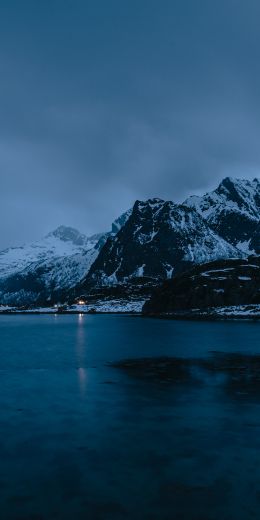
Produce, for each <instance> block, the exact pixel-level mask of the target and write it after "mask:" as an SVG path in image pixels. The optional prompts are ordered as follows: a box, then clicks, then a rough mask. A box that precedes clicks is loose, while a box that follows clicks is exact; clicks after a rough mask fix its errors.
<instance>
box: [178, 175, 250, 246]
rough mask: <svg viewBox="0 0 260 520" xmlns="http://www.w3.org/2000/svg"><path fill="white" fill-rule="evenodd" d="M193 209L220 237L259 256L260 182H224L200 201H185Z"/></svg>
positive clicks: (199, 199) (194, 197)
mask: <svg viewBox="0 0 260 520" xmlns="http://www.w3.org/2000/svg"><path fill="white" fill-rule="evenodd" d="M184 204H185V205H187V206H189V207H190V208H194V209H195V210H196V211H197V212H198V213H199V214H200V215H201V216H202V217H203V219H204V220H205V221H206V222H207V224H208V225H209V226H210V227H211V228H212V229H213V230H214V231H215V232H216V233H217V234H218V235H220V236H221V237H223V238H224V239H225V240H227V241H228V242H229V243H231V244H232V245H234V246H236V247H238V248H239V249H240V250H242V251H244V252H246V253H248V254H251V253H256V254H259V253H260V232H259V224H260V182H259V180H258V179H254V180H253V181H249V180H244V179H231V178H230V177H227V178H226V179H224V180H223V181H222V182H221V183H220V185H219V186H218V188H217V189H216V190H214V191H213V192H211V193H207V194H206V195H203V196H202V197H197V196H193V197H189V198H188V199H187V200H186V201H185V202H184Z"/></svg>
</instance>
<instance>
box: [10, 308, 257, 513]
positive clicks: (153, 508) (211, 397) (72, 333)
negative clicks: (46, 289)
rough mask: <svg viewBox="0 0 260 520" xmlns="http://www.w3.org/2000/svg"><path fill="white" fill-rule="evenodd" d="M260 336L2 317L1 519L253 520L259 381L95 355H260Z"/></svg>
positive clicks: (193, 326)
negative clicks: (172, 376)
mask: <svg viewBox="0 0 260 520" xmlns="http://www.w3.org/2000/svg"><path fill="white" fill-rule="evenodd" d="M259 340H260V324H257V323H248V322H245V323H241V322H240V323H238V322H235V323H224V322H222V323H207V322H203V323H199V322H175V321H163V320H152V319H139V318H134V317H123V316H91V315H88V316H86V315H85V316H57V317H55V316H6V317H4V316H1V317H0V378H1V386H0V410H1V412H0V414H1V415H0V518H1V520H6V519H10V520H13V519H17V520H18V519H19V520H22V519H23V520H43V519H45V520H46V519H48V520H52V519H57V520H58V519H66V520H67V519H68V520H77V519H79V520H82V519H86V520H93V519H97V520H98V519H100V520H103V519H104V520H110V519H111V520H117V519H130V520H139V519H144V520H148V519H149V520H166V519H167V520H186V519H187V520H195V519H196V520H225V519H226V520H247V519H252V518H257V519H258V518H259V516H260V391H259V388H258V387H257V386H256V388H255V389H254V387H252V385H251V386H250V385H247V384H246V385H245V381H243V384H241V385H240V380H239V379H236V381H235V384H233V383H232V381H233V379H232V378H231V380H230V378H229V375H226V374H223V372H220V373H219V372H218V371H215V372H214V373H211V372H210V370H209V371H208V373H206V372H205V373H204V374H203V375H201V378H200V380H198V381H194V380H189V378H184V379H183V381H182V380H179V381H178V382H177V383H176V384H174V383H171V384H167V383H162V382H160V381H158V380H154V381H153V380H152V379H150V380H149V379H148V380H147V379H145V378H144V379H142V377H134V376H131V375H130V374H128V373H126V372H125V371H124V370H120V369H116V368H112V367H108V366H105V363H106V362H109V361H116V360H119V359H123V358H127V357H146V356H161V355H167V356H183V357H185V358H186V357H189V358H194V357H197V358H204V359H205V358H207V357H209V356H210V352H211V351H221V352H236V353H237V352H240V353H247V354H259V353H260V341H259ZM240 386H241V388H240Z"/></svg>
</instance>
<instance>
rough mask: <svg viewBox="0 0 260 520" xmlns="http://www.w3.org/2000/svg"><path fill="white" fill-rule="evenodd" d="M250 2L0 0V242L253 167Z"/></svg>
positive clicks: (258, 74)
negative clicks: (0, 227)
mask: <svg viewBox="0 0 260 520" xmlns="http://www.w3.org/2000/svg"><path fill="white" fill-rule="evenodd" d="M259 19H260V2H259V1H258V0H249V1H248V2H246V1H245V0H218V2H216V1H215V0H200V1H198V2H196V1H194V0H171V1H168V0H160V1H159V0H149V1H148V0H147V1H146V0H138V1H136V0H131V1H130V0H129V1H128V0H109V1H108V0H92V1H89V0H73V1H69V0H38V1H35V0H33V1H30V0H23V1H21V0H16V1H15V0H6V1H3V0H0V78H1V81H0V171H1V190H0V219H1V223H2V232H1V238H0V247H1V248H3V247H6V246H9V245H13V244H19V243H21V242H24V241H27V240H32V239H35V238H38V237H40V236H42V235H43V234H45V233H47V232H48V231H49V230H51V229H53V228H55V227H56V226H58V225H59V224H66V225H72V226H75V227H77V228H79V229H80V230H81V231H82V232H86V233H92V232H96V231H101V230H105V229H107V228H108V227H109V225H110V222H111V221H112V220H113V219H114V218H115V217H116V216H117V215H118V214H120V213H121V212H122V211H124V210H125V209H127V208H128V207H129V206H131V204H132V203H133V201H134V200H135V199H136V198H148V197H150V196H160V197H162V198H167V199H172V200H176V201H181V200H183V199H184V198H185V197H186V196H187V195H189V194H191V193H201V192H204V191H206V190H207V189H211V188H212V187H214V186H215V185H216V184H217V183H218V182H219V180H220V179H221V178H222V177H224V176H226V175H232V176H238V177H239V176H240V177H241V176H242V177H248V178H251V177H254V176H258V175H259V168H260V146H259V134H260V118H259V116H260V105H259V97H260V94H259V92H260V70H259V64H260V32H259Z"/></svg>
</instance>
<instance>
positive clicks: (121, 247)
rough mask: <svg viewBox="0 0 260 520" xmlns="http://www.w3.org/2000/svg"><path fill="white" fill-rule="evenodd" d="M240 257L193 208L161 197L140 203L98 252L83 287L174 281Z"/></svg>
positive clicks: (136, 204) (138, 202)
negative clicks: (178, 275)
mask: <svg viewBox="0 0 260 520" xmlns="http://www.w3.org/2000/svg"><path fill="white" fill-rule="evenodd" d="M239 256H240V253H239V252H238V250H237V249H235V248H234V247H233V246H232V245H230V244H228V243H227V242H226V241H225V240H223V239H222V238H220V237H219V236H217V235H216V233H214V231H212V229H210V228H209V226H207V224H206V223H205V222H204V220H203V218H202V217H201V216H200V215H199V214H198V213H197V212H196V211H195V210H193V209H190V208H188V207H186V206H181V205H177V204H174V203H173V202H170V201H167V202H166V201H163V200H161V199H150V200H148V201H145V202H142V201H137V202H136V203H135V205H134V207H133V211H132V214H131V215H130V217H129V218H128V220H127V222H126V224H125V225H124V226H123V227H122V228H121V230H120V231H119V232H118V233H117V235H116V236H115V237H110V238H109V239H108V240H107V242H106V244H105V245H104V247H103V248H102V250H101V251H100V254H99V255H98V257H97V259H96V260H95V262H94V263H93V264H92V266H91V268H90V271H89V273H88V275H87V277H86V280H85V283H96V284H100V285H102V284H111V283H112V284H113V283H118V282H125V281H130V280H131V279H134V278H136V277H137V278H153V279H155V280H156V279H164V278H171V277H172V276H173V275H175V274H176V273H177V272H180V271H182V270H184V269H187V268H188V267H189V266H191V265H192V264H196V263H203V262H207V261H209V260H214V259H217V258H230V257H239Z"/></svg>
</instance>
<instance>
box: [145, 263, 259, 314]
mask: <svg viewBox="0 0 260 520" xmlns="http://www.w3.org/2000/svg"><path fill="white" fill-rule="evenodd" d="M259 303H260V257H254V256H252V257H249V258H248V259H246V260H245V259H244V260H239V259H232V260H219V261H215V262H210V263H207V264H204V265H200V266H197V267H194V268H193V269H191V270H190V271H188V272H185V273H183V274H181V275H179V276H176V277H175V278H174V279H173V280H168V281H165V282H164V283H163V284H162V286H161V287H159V288H157V289H155V291H154V292H153V294H152V297H151V299H150V300H149V301H147V302H146V303H145V305H144V308H143V312H144V313H145V314H160V313H171V312H175V311H180V310H187V309H203V308H208V307H222V306H227V305H244V304H259Z"/></svg>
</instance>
